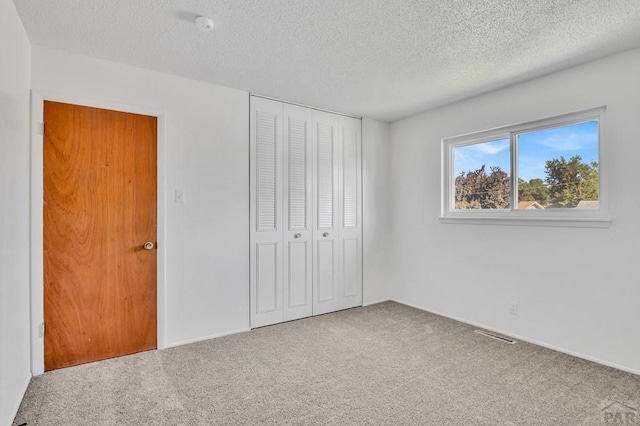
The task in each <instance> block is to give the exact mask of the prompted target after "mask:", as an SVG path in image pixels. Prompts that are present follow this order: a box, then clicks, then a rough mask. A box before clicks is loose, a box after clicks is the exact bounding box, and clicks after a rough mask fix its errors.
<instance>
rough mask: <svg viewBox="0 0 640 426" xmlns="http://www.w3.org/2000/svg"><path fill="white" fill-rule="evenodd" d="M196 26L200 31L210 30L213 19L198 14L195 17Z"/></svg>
mask: <svg viewBox="0 0 640 426" xmlns="http://www.w3.org/2000/svg"><path fill="white" fill-rule="evenodd" d="M196 27H197V28H198V29H199V30H200V31H211V30H212V29H213V20H211V18H207V17H206V16H198V17H197V18H196Z"/></svg>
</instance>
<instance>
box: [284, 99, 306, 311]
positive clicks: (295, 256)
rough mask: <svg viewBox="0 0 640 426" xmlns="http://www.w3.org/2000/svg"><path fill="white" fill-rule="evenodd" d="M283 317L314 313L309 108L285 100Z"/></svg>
mask: <svg viewBox="0 0 640 426" xmlns="http://www.w3.org/2000/svg"><path fill="white" fill-rule="evenodd" d="M283 127H284V128H283V133H284V147H283V148H284V149H283V154H284V155H283V177H284V191H283V193H284V208H283V223H284V226H283V228H284V248H283V249H284V253H283V263H284V268H283V277H284V321H289V320H293V319H298V318H304V317H309V316H311V315H313V305H312V291H313V288H312V277H313V275H312V260H313V258H312V245H313V241H312V238H311V236H312V229H313V222H312V221H313V219H312V218H313V215H312V211H313V210H312V209H313V207H312V193H313V182H312V168H313V163H312V161H311V158H312V153H313V151H312V137H311V131H312V127H313V123H312V112H311V109H309V108H304V107H299V106H294V105H288V104H284V126H283Z"/></svg>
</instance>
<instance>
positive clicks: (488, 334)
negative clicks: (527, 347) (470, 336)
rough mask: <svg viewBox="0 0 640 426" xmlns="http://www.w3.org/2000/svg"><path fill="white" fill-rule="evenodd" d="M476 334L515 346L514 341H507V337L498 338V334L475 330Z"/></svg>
mask: <svg viewBox="0 0 640 426" xmlns="http://www.w3.org/2000/svg"><path fill="white" fill-rule="evenodd" d="M476 333H478V334H482V335H483V336H487V337H491V338H492V339H496V340H500V341H501V342H504V343H508V344H510V345H515V344H516V343H517V341H516V340H513V339H509V338H508V337H504V336H500V335H499V334H495V333H492V332H490V331H484V330H476Z"/></svg>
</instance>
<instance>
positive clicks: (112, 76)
mask: <svg viewBox="0 0 640 426" xmlns="http://www.w3.org/2000/svg"><path fill="white" fill-rule="evenodd" d="M32 89H33V91H34V93H36V94H38V93H41V94H45V96H44V97H45V98H46V97H47V95H46V94H49V93H55V94H56V96H58V95H60V96H62V97H63V98H64V97H70V98H73V99H75V98H76V97H78V98H82V99H87V100H89V101H90V102H91V101H96V102H99V103H103V102H112V103H114V104H123V105H126V106H132V107H134V108H148V109H153V110H157V111H159V112H162V113H164V123H165V132H164V145H165V151H164V158H165V164H164V177H165V181H164V183H165V193H164V194H161V197H160V198H164V199H165V203H164V208H165V228H164V236H165V240H164V243H165V247H164V253H165V259H164V260H165V262H164V263H165V273H166V275H165V280H164V289H165V291H164V305H165V316H164V320H165V321H164V336H163V337H164V343H165V345H166V346H172V345H177V344H181V343H184V342H189V341H194V340H200V339H204V338H208V337H212V336H217V335H220V334H225V333H229V332H235V331H239V330H246V329H248V327H249V268H248V262H249V243H248V241H249V229H248V221H249V198H248V192H249V171H248V161H249V144H248V138H249V136H248V135H249V128H248V117H249V116H248V114H249V113H248V111H249V110H248V108H249V96H248V93H246V92H242V91H239V90H233V89H228V88H224V87H220V86H215V85H211V84H205V83H200V82H196V81H192V80H188V79H184V78H179V77H175V76H171V75H167V74H161V73H157V72H152V71H148V70H143V69H139V68H134V67H130V66H125V65H122V64H117V63H113V62H108V61H102V60H97V59H93V58H89V57H84V56H78V55H72V54H67V53H63V52H59V51H55V50H49V49H45V48H41V47H37V46H33V52H32ZM161 167H162V166H161ZM176 189H183V190H184V193H185V202H184V204H176V203H174V202H173V201H174V199H173V194H174V191H175V190H176ZM35 204H37V203H35ZM39 250H40V248H39V247H35V251H36V252H38V251H39ZM161 334H162V330H161ZM36 343H38V342H36ZM34 346H35V345H34Z"/></svg>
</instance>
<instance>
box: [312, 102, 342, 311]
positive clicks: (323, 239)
mask: <svg viewBox="0 0 640 426" xmlns="http://www.w3.org/2000/svg"><path fill="white" fill-rule="evenodd" d="M313 151H314V152H313V155H314V159H313V314H314V315H320V314H324V313H327V312H332V311H336V310H338V309H340V305H341V302H340V294H341V289H340V287H341V284H340V282H339V279H340V274H339V265H338V262H339V259H340V254H339V248H340V241H339V234H338V229H339V221H338V220H339V217H338V208H339V206H338V203H339V197H338V190H339V186H338V174H339V169H338V116H337V115H335V114H329V113H325V112H320V111H314V112H313Z"/></svg>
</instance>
